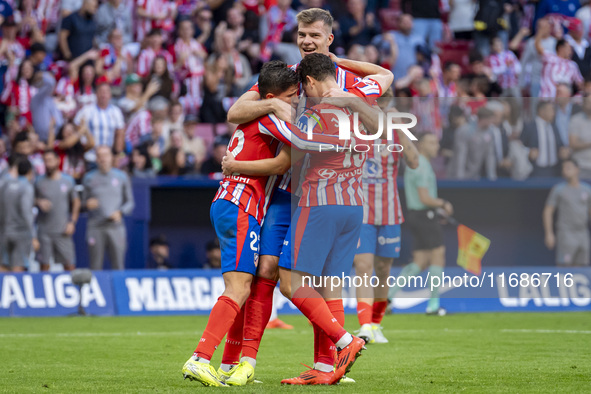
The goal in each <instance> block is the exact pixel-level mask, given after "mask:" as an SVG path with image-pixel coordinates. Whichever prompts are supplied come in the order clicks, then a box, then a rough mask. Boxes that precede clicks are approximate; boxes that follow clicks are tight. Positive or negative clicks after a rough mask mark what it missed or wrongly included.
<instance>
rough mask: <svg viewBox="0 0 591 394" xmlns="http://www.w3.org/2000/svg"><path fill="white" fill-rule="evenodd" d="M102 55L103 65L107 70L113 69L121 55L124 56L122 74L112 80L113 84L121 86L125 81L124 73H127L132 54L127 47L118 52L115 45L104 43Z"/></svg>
mask: <svg viewBox="0 0 591 394" xmlns="http://www.w3.org/2000/svg"><path fill="white" fill-rule="evenodd" d="M100 57H101V58H102V59H104V63H103V64H104V66H103V67H104V69H105V71H106V70H109V69H111V68H112V67H113V66H114V65H115V63H116V62H117V59H118V58H119V57H121V58H122V59H121V73H120V76H119V77H118V78H116V79H115V80H114V81H111V83H112V84H113V85H115V86H120V85H121V83H122V82H123V78H122V75H125V74H127V64H128V61H129V60H131V59H132V56H131V54H130V53H129V52H128V51H127V50H126V49H125V48H122V49H121V51H119V52H117V50H116V49H115V48H114V47H113V45H111V44H104V45H102V46H101V53H100Z"/></svg>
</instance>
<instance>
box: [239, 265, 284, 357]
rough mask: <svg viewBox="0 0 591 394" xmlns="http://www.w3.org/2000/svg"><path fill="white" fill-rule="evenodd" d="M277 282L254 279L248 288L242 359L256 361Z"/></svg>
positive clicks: (269, 315)
mask: <svg viewBox="0 0 591 394" xmlns="http://www.w3.org/2000/svg"><path fill="white" fill-rule="evenodd" d="M275 286H277V282H276V281H274V280H269V279H265V278H258V277H255V279H254V281H253V283H252V287H251V288H250V297H248V300H246V319H245V323H244V338H246V339H248V341H244V348H243V350H242V356H243V357H251V358H254V359H255V360H256V358H257V353H258V351H259V346H260V344H261V339H262V338H263V333H264V332H265V327H266V326H267V323H268V322H269V318H270V317H271V311H272V310H273V291H274V290H275Z"/></svg>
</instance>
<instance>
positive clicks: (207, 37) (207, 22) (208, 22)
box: [195, 9, 214, 52]
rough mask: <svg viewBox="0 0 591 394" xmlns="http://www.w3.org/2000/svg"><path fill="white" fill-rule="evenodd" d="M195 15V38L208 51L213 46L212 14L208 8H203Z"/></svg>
mask: <svg viewBox="0 0 591 394" xmlns="http://www.w3.org/2000/svg"><path fill="white" fill-rule="evenodd" d="M196 16H197V18H196V21H195V39H196V40H197V42H198V43H200V44H201V45H203V46H204V47H205V49H206V50H207V51H208V52H210V51H211V50H212V46H213V35H212V34H211V33H212V32H213V28H214V26H213V15H212V13H211V11H210V10H208V9H203V10H202V11H200V12H198V13H197V14H196Z"/></svg>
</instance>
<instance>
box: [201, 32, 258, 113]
mask: <svg viewBox="0 0 591 394" xmlns="http://www.w3.org/2000/svg"><path fill="white" fill-rule="evenodd" d="M215 46H216V48H217V49H216V53H218V54H219V55H220V56H223V57H225V58H226V62H227V63H228V69H229V71H230V75H231V76H232V78H231V84H229V87H230V88H231V89H230V91H229V92H228V96H232V97H237V96H239V95H240V94H242V92H243V91H244V90H245V89H246V88H249V87H250V85H249V84H250V83H251V79H252V70H251V68H250V63H249V62H248V60H247V59H246V57H245V56H244V55H243V54H241V53H240V52H238V49H237V48H236V35H235V33H234V32H233V31H231V30H228V29H225V28H224V25H222V28H218V29H216V39H215ZM212 62H213V59H212V58H211V57H210V59H208V66H211V65H212ZM247 85H248V86H247ZM226 110H227V109H226Z"/></svg>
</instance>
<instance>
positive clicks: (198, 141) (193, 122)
mask: <svg viewBox="0 0 591 394" xmlns="http://www.w3.org/2000/svg"><path fill="white" fill-rule="evenodd" d="M196 132H197V117H196V116H194V115H188V116H187V117H186V118H185V122H184V128H183V132H182V133H181V135H182V137H183V145H182V146H183V150H184V151H186V152H188V153H190V154H191V155H192V156H193V157H194V160H195V165H194V167H195V168H194V170H195V171H197V172H198V171H199V170H200V169H201V165H202V163H203V162H204V161H205V158H206V157H207V147H206V146H205V142H204V141H203V138H201V137H199V136H197V135H196Z"/></svg>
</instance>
